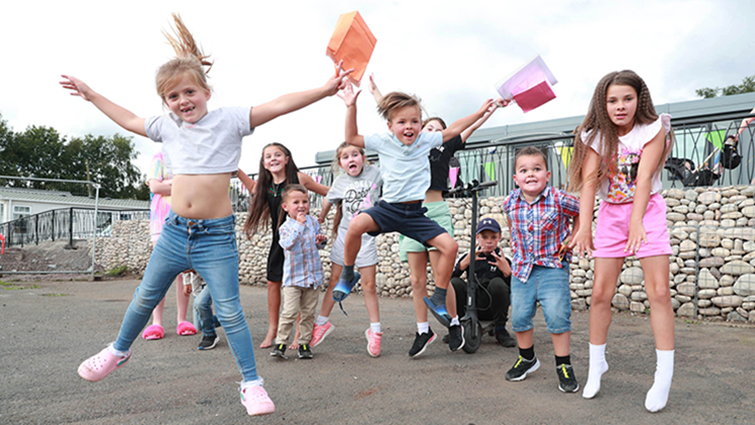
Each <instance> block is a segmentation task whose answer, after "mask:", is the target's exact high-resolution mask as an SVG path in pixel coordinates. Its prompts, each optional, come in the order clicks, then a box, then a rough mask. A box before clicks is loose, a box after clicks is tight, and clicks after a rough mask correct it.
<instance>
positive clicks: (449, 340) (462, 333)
mask: <svg viewBox="0 0 755 425" xmlns="http://www.w3.org/2000/svg"><path fill="white" fill-rule="evenodd" d="M459 327H460V328H461V334H460V335H461V344H460V345H459V346H458V347H456V348H451V337H450V336H449V338H448V348H449V349H450V350H451V351H459V350H461V349H462V348H464V344H465V343H466V341H465V340H464V326H461V325H459Z"/></svg>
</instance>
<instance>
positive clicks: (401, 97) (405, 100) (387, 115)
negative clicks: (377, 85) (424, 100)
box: [377, 91, 422, 121]
mask: <svg viewBox="0 0 755 425" xmlns="http://www.w3.org/2000/svg"><path fill="white" fill-rule="evenodd" d="M407 106H413V107H415V108H417V109H418V110H419V113H420V115H422V104H420V100H419V98H416V97H414V96H412V95H410V94H406V93H402V92H398V91H393V92H390V93H388V94H386V95H385V96H383V97H382V98H381V99H380V102H378V104H377V110H378V112H379V113H380V115H381V116H382V117H383V119H385V120H386V121H390V120H391V118H392V117H393V114H394V113H395V112H396V111H398V110H399V109H401V108H405V107H407Z"/></svg>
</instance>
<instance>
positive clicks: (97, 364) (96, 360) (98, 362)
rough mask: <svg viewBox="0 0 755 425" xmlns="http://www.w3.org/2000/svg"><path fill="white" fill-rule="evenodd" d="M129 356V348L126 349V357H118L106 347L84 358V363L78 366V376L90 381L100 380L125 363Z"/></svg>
mask: <svg viewBox="0 0 755 425" xmlns="http://www.w3.org/2000/svg"><path fill="white" fill-rule="evenodd" d="M130 358H131V350H128V354H126V357H118V356H115V355H113V354H112V353H111V352H110V348H109V347H106V348H105V349H104V350H102V351H100V352H99V353H97V354H95V355H94V356H92V357H90V358H88V359H86V360H84V363H82V364H81V366H79V376H81V377H82V378H84V379H86V380H87V381H90V382H97V381H100V380H102V379H103V378H105V377H106V376H108V375H109V374H110V372H112V371H114V370H116V369H118V368H119V367H121V366H123V365H124V364H126V362H128V360H129V359H130Z"/></svg>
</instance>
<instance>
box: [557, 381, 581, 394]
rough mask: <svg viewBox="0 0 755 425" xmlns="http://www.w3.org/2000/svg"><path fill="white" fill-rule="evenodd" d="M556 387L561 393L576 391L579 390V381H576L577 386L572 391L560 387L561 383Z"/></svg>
mask: <svg viewBox="0 0 755 425" xmlns="http://www.w3.org/2000/svg"><path fill="white" fill-rule="evenodd" d="M558 389H559V390H561V392H562V393H576V392H577V391H579V383H577V388H575V389H574V390H572V391H566V390H565V389H564V388H563V387H561V384H558Z"/></svg>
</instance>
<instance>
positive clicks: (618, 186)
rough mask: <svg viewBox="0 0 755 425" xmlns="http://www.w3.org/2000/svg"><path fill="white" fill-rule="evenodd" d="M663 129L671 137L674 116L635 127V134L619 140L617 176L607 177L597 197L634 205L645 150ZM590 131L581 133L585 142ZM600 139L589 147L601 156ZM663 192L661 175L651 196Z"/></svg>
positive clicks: (655, 178) (658, 175)
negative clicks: (638, 171) (638, 175)
mask: <svg viewBox="0 0 755 425" xmlns="http://www.w3.org/2000/svg"><path fill="white" fill-rule="evenodd" d="M661 128H663V130H664V131H665V134H668V133H669V132H670V131H671V115H669V114H661V115H660V116H659V117H658V119H657V120H655V121H654V122H652V123H650V124H636V125H635V126H634V127H633V128H632V130H631V131H630V132H629V133H627V134H625V135H624V136H620V137H619V147H618V149H617V152H616V156H617V157H616V159H615V161H616V162H617V164H616V173H614V174H612V175H610V176H608V178H607V179H604V180H603V181H602V182H601V183H600V185H599V186H598V197H599V198H600V199H601V200H603V201H606V202H611V203H614V204H623V203H627V202H632V200H633V199H634V191H635V187H636V182H637V169H638V167H639V165H640V158H641V157H642V150H643V148H644V147H645V145H646V144H648V143H649V142H650V141H652V140H653V139H654V138H655V136H656V135H658V132H659V131H661ZM591 132H592V130H590V131H583V132H582V140H583V141H584V140H587V138H588V136H589V135H590V133H591ZM600 140H601V135H600V133H598V134H597V135H596V137H595V139H594V140H593V142H592V144H591V145H590V147H591V148H592V149H593V150H594V151H595V152H597V153H598V155H601V156H603V155H602V152H601V149H600ZM661 188H662V184H661V173H660V172H657V173H655V175H654V176H653V179H652V184H651V188H650V194H651V195H652V194H654V193H658V192H659V191H660V190H661Z"/></svg>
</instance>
